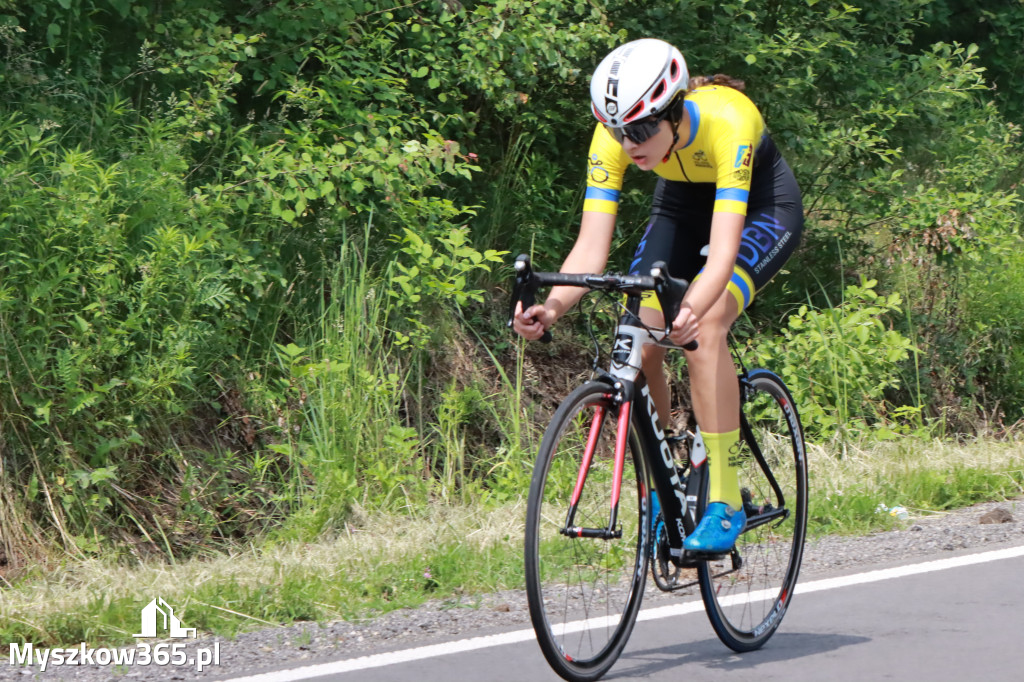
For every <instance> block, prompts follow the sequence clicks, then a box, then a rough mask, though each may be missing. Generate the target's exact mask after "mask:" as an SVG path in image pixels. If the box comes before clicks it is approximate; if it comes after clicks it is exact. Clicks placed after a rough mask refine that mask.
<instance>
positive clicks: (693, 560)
mask: <svg viewBox="0 0 1024 682" xmlns="http://www.w3.org/2000/svg"><path fill="white" fill-rule="evenodd" d="M730 554H732V552H696V551H694V550H691V549H688V550H686V551H685V552H684V553H683V557H682V559H680V561H679V565H680V566H683V567H687V568H694V567H696V566H697V565H698V564H699V563H701V562H702V561H720V560H722V559H724V558H726V557H727V556H729V555H730Z"/></svg>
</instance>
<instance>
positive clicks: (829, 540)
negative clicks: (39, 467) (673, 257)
mask: <svg viewBox="0 0 1024 682" xmlns="http://www.w3.org/2000/svg"><path fill="white" fill-rule="evenodd" d="M905 524H906V525H905V527H904V528H902V529H899V530H894V531H889V532H885V533H879V534H876V535H872V536H868V537H832V536H828V537H823V538H818V539H815V540H813V541H810V542H808V545H807V548H806V550H805V553H804V562H803V567H802V569H801V580H807V579H813V578H820V577H826V576H837V575H844V574H849V573H856V572H858V571H860V570H864V569H867V568H871V569H875V568H885V567H888V566H892V565H897V564H902V563H908V562H911V561H913V560H915V559H938V558H945V557H949V556H954V555H957V554H964V553H971V552H979V551H985V550H990V549H996V548H998V547H1004V546H1017V545H1024V497H1022V498H1019V499H1017V500H1014V501H1007V502H998V503H995V502H994V503H986V504H980V505H977V506H974V507H969V508H966V509H961V510H957V511H953V512H948V513H943V514H935V515H929V516H924V517H919V518H913V517H912V518H910V519H909V520H908V521H906V522H905ZM697 594H698V592H697V589H696V587H694V588H692V590H684V591H682V592H678V593H673V594H664V593H661V592H659V591H658V590H657V589H655V588H653V586H652V587H651V588H649V589H648V592H647V594H646V595H645V597H644V600H645V601H644V603H645V605H648V606H649V605H651V604H664V603H670V602H672V601H680V600H689V599H692V598H694V596H695V595H697ZM528 627H530V622H529V614H528V613H527V608H526V596H525V593H524V592H522V591H506V592H500V593H496V594H490V595H486V596H479V597H471V598H470V597H467V598H465V599H463V600H462V601H461V602H457V603H456V602H451V601H448V602H432V603H428V604H425V605H424V606H422V607H420V608H418V609H413V610H403V611H395V612H392V613H388V614H385V615H383V616H380V617H378V618H374V619H369V620H366V621H363V622H336V623H330V624H325V625H323V626H321V625H317V624H302V625H295V626H290V627H285V628H270V629H264V630H259V631H254V632H249V633H245V634H242V635H239V636H238V637H237V638H236V639H233V640H227V639H221V638H203V639H199V640H189V643H188V644H187V652H188V653H187V655H189V656H191V655H193V654H192V652H193V650H195V649H196V648H212V647H214V646H215V645H217V644H219V648H220V664H219V665H217V666H212V667H209V668H207V669H206V670H205V671H204V672H203V673H197V672H196V671H195V670H194V669H193V668H191V667H184V666H156V665H149V666H146V667H140V666H133V667H122V668H121V669H116V668H114V667H113V666H99V665H85V666H76V667H70V666H61V667H56V668H51V669H49V670H47V671H46V672H43V673H40V672H39V668H38V666H33V667H31V668H29V667H23V666H12V665H10V664H9V663H8V664H6V665H3V666H2V667H0V680H37V679H38V680H82V681H85V682H105V681H107V680H147V681H148V680H154V681H157V682H159V681H163V680H216V679H226V678H228V677H236V676H240V675H243V674H245V673H247V672H257V671H260V670H264V669H267V668H271V667H276V666H282V665H284V664H286V663H289V662H301V663H304V664H308V663H313V662H318V661H321V660H330V659H333V658H340V657H342V656H344V657H353V656H361V655H366V654H370V653H379V652H382V651H391V650H395V649H404V648H408V647H412V646H417V645H422V644H427V643H433V642H437V641H443V640H448V639H454V638H458V637H462V636H466V635H471V636H479V635H486V634H490V633H492V632H497V631H501V630H508V629H518V628H528Z"/></svg>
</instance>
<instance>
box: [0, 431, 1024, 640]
mask: <svg viewBox="0 0 1024 682" xmlns="http://www.w3.org/2000/svg"><path fill="white" fill-rule="evenodd" d="M809 455H810V463H811V467H810V472H811V507H810V529H809V530H810V533H811V534H812V535H822V534H829V533H841V534H860V533H870V532H874V531H880V530H886V529H889V528H893V527H898V526H899V525H900V524H905V523H908V522H901V521H898V520H896V519H894V518H892V517H891V516H889V515H888V514H884V513H878V512H877V511H876V509H877V508H878V505H879V504H880V503H881V504H885V505H887V506H889V507H893V506H896V505H902V506H904V507H907V508H908V509H909V510H910V513H911V517H912V518H911V521H912V519H913V517H916V516H923V515H928V514H935V513H943V512H945V511H948V510H950V509H953V508H956V507H960V506H964V505H969V504H972V503H976V502H981V501H990V500H1001V499H1007V498H1014V497H1017V496H1020V495H1021V494H1024V445H1022V444H1016V443H1007V442H996V441H985V440H980V441H977V442H973V443H969V444H963V445H957V444H950V443H940V442H927V441H920V440H912V439H909V438H908V439H902V440H897V441H892V442H887V443H883V444H874V445H862V446H861V447H859V448H858V447H853V446H850V445H849V444H847V446H846V449H845V452H844V455H843V457H837V456H836V455H834V454H830V453H829V452H827V451H825V450H824V449H823V448H821V447H817V446H811V448H810V452H809ZM524 516H525V502H524V501H523V500H522V499H519V500H514V501H511V502H507V503H505V504H502V505H498V504H496V503H495V502H493V501H492V502H491V503H489V504H488V505H487V506H486V507H485V506H482V505H478V506H472V505H465V506H456V505H440V504H434V505H430V506H427V507H426V508H422V509H417V510H414V511H412V512H411V513H408V514H405V515H402V514H395V513H383V512H378V513H373V514H366V513H357V514H356V515H355V516H354V517H353V518H352V519H350V524H349V525H347V526H346V529H345V532H344V533H341V534H339V535H338V536H337V537H334V538H332V539H329V540H321V541H318V542H315V543H307V542H300V541H295V540H289V541H278V542H267V543H264V544H263V545H262V546H259V547H253V548H250V549H248V550H245V551H239V552H237V553H235V554H231V555H221V556H217V557H214V558H209V559H206V560H198V559H197V560H192V561H188V562H183V563H181V564H179V565H175V566H168V565H166V564H157V563H153V564H143V565H138V566H133V567H125V566H120V565H111V564H110V563H109V562H108V563H105V562H103V561H99V560H89V561H75V562H69V563H67V564H66V565H64V566H62V567H60V568H55V569H52V570H50V569H48V570H46V571H43V570H39V571H38V572H37V573H36V574H35V575H29V576H26V577H24V578H22V579H21V580H19V581H18V582H17V583H16V584H14V585H10V586H8V587H7V588H5V589H3V590H2V591H0V634H2V635H3V636H4V638H5V639H6V640H7V641H9V642H20V641H31V642H34V643H35V644H36V645H38V646H58V645H65V646H67V645H73V644H77V643H79V642H83V641H85V642H89V643H90V644H92V645H94V646H96V645H101V644H118V643H124V642H128V641H130V640H131V634H132V633H134V632H137V631H138V627H139V611H140V609H141V608H142V606H144V605H145V604H146V603H148V602H149V601H150V600H151V599H153V598H154V597H157V596H160V597H163V598H164V599H165V600H167V602H168V603H170V604H171V605H173V606H174V607H175V608H176V613H177V614H178V615H179V616H180V617H181V618H182V621H183V623H185V624H186V625H187V626H188V627H197V628H199V629H200V630H201V631H204V632H212V633H217V634H224V635H232V634H233V633H237V632H239V631H242V630H247V629H252V628H257V627H266V626H268V625H283V624H289V623H293V622H297V621H319V622H325V621H332V620H337V619H345V620H355V619H362V618H368V617H372V616H373V615H375V614H380V613H384V612H387V611H391V610H394V609H399V608H405V607H415V606H417V605H420V604H422V603H424V602H426V601H428V600H442V601H443V602H447V603H449V604H451V605H456V604H459V605H467V604H468V605H473V604H474V603H478V598H479V596H480V595H483V594H485V593H487V592H490V591H494V590H498V589H503V588H520V587H521V586H522V582H523V575H522V567H521V562H522V549H521V546H522V532H523V531H522V525H523V518H524Z"/></svg>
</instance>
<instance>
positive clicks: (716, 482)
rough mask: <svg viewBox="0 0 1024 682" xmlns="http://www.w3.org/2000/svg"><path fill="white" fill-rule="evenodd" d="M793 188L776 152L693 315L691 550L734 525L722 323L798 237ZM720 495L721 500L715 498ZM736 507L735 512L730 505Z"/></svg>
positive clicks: (732, 408) (727, 538) (730, 389)
mask: <svg viewBox="0 0 1024 682" xmlns="http://www.w3.org/2000/svg"><path fill="white" fill-rule="evenodd" d="M802 228H803V208H802V205H801V201H800V191H799V188H798V187H797V185H796V180H795V179H794V178H793V174H792V172H791V171H790V169H789V167H788V166H787V165H786V164H785V162H784V161H782V160H781V159H779V160H778V162H777V163H776V164H774V165H773V166H772V167H771V174H770V175H766V176H763V177H762V178H761V179H760V182H755V183H754V186H753V187H752V191H751V199H750V203H749V204H748V211H747V218H746V221H745V222H744V228H743V236H742V239H741V242H740V251H739V254H738V256H737V260H736V267H735V270H734V273H733V277H732V280H731V281H730V283H729V286H728V289H727V291H726V292H725V293H724V294H723V295H722V297H721V298H720V299H719V300H718V301H717V302H716V304H715V305H714V306H713V307H712V309H711V311H709V312H708V313H707V314H706V315H705V316H704V318H702V319H701V346H700V347H699V348H698V349H697V350H696V351H693V352H688V353H687V364H688V366H689V369H690V384H691V390H692V392H693V407H694V412H695V414H696V416H697V423H698V424H699V425H700V427H701V433H702V436H703V439H704V444H705V447H706V449H707V452H708V476H709V483H710V488H711V489H710V491H709V495H708V500H709V503H710V504H709V505H708V510H707V511H708V512H710V513H709V514H706V516H707V519H706V520H702V522H701V524H700V525H699V526H698V527H697V529H696V531H695V532H694V533H692V534H691V535H690V537H688V538H687V541H686V547H687V549H691V550H697V551H700V550H704V551H712V552H716V551H724V550H725V549H727V548H728V547H730V546H731V545H732V544H734V542H735V539H736V537H737V536H738V535H739V533H740V532H742V526H743V525H744V523H745V518H744V517H743V515H742V497H741V494H740V489H739V481H738V462H733V461H730V455H732V454H735V453H736V452H738V449H737V448H736V447H735V446H736V444H737V443H738V441H739V385H738V383H737V382H736V378H735V375H736V369H735V363H734V361H733V359H732V354H731V353H730V351H729V345H728V334H729V329H730V327H731V326H732V324H733V322H735V320H736V318H737V317H739V314H740V313H741V312H742V311H743V310H744V309H745V308H746V307H747V306H748V305H749V304H750V301H751V300H752V299H753V294H754V292H755V291H758V290H760V289H761V288H762V287H763V286H764V285H765V284H767V283H768V281H770V280H771V278H772V277H774V276H775V274H776V273H778V271H779V270H780V269H781V268H782V265H783V264H784V263H785V262H786V260H787V259H788V258H789V256H790V255H791V254H792V253H793V250H794V249H795V248H796V246H797V244H798V243H799V240H800V233H801V230H802ZM719 503H721V504H719ZM737 511H738V512H740V515H739V517H738V518H736V517H734V516H733V513H734V512H737Z"/></svg>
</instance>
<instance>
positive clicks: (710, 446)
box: [683, 291, 746, 552]
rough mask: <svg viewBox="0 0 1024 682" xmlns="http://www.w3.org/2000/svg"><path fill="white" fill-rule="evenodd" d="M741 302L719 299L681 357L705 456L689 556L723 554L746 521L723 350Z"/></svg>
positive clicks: (731, 370)
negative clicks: (704, 491) (702, 500)
mask: <svg viewBox="0 0 1024 682" xmlns="http://www.w3.org/2000/svg"><path fill="white" fill-rule="evenodd" d="M741 305H742V303H741V302H739V301H737V298H736V297H735V295H734V294H733V293H732V292H731V291H726V292H725V293H723V294H722V296H721V297H720V298H719V300H718V301H717V302H716V303H715V305H714V306H712V308H711V310H709V311H708V312H707V313H706V314H705V315H704V317H702V318H701V321H700V346H699V347H698V348H697V350H695V351H691V352H687V354H686V361H687V366H688V367H689V370H690V390H691V394H692V401H693V410H694V414H695V415H696V417H697V424H698V425H699V426H700V430H701V438H702V440H703V443H704V448H705V451H706V453H707V473H708V483H709V486H710V490H709V493H708V501H709V504H708V506H707V508H706V509H705V511H704V514H703V516H702V517H701V521H700V523H699V524H698V526H697V528H696V529H695V530H694V532H693V533H691V534H690V535H689V536H688V537H687V538H686V540H685V542H684V545H683V546H684V547H685V548H686V549H688V550H691V551H706V552H724V551H728V550H729V549H730V548H731V547H732V546H733V545H734V544H735V543H736V538H737V537H739V534H740V533H741V532H743V528H744V526H745V525H746V516H745V515H744V513H743V498H742V496H741V494H740V485H739V466H738V462H735V461H733V460H732V458H734V457H736V456H737V455H738V453H739V449H738V448H737V447H736V444H737V443H738V441H739V438H740V424H739V413H740V393H739V382H737V381H736V367H735V362H734V360H733V357H732V353H731V352H730V351H729V340H728V334H729V328H730V327H731V326H732V323H733V322H734V321H735V320H736V318H737V317H738V316H739V312H740V310H741V307H740V306H741Z"/></svg>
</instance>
